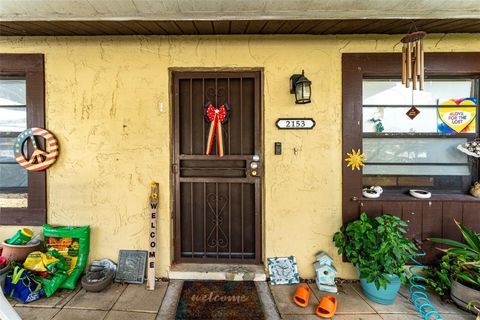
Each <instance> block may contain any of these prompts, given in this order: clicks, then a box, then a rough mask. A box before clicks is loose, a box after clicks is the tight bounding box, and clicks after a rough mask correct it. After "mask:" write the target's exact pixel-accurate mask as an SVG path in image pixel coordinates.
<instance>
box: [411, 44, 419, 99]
mask: <svg viewBox="0 0 480 320" xmlns="http://www.w3.org/2000/svg"><path fill="white" fill-rule="evenodd" d="M412 49H413V52H412V55H413V67H412V68H413V75H412V87H413V90H417V77H418V55H417V52H418V42H417V41H415V42H414V43H413V48H412Z"/></svg>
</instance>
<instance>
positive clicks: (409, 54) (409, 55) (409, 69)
mask: <svg viewBox="0 0 480 320" xmlns="http://www.w3.org/2000/svg"><path fill="white" fill-rule="evenodd" d="M411 78H412V44H411V43H410V42H408V43H407V83H406V87H407V88H409V87H410V79H411Z"/></svg>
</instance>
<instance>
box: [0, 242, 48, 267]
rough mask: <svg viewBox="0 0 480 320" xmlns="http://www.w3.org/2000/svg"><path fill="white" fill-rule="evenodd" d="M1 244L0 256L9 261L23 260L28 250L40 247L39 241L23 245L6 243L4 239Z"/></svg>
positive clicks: (35, 249)
mask: <svg viewBox="0 0 480 320" xmlns="http://www.w3.org/2000/svg"><path fill="white" fill-rule="evenodd" d="M2 246H3V250H2V257H5V258H7V259H8V260H10V261H20V262H23V261H25V259H26V258H27V256H28V254H29V253H30V252H33V251H37V250H38V248H39V247H40V242H37V243H33V244H25V245H13V244H8V243H6V242H5V241H4V242H3V243H2Z"/></svg>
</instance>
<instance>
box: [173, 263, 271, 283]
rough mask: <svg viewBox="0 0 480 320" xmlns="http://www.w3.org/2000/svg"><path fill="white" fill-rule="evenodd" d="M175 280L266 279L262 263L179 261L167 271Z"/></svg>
mask: <svg viewBox="0 0 480 320" xmlns="http://www.w3.org/2000/svg"><path fill="white" fill-rule="evenodd" d="M168 277H169V278H170V279H175V280H227V281H266V279H267V276H266V274H265V267H264V266H262V265H237V264H199V263H181V264H176V265H173V266H172V267H171V268H170V271H169V273H168Z"/></svg>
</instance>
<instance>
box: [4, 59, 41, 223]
mask: <svg viewBox="0 0 480 320" xmlns="http://www.w3.org/2000/svg"><path fill="white" fill-rule="evenodd" d="M0 76H22V77H24V78H25V80H26V108H27V128H32V127H40V128H45V83H44V81H45V80H44V79H45V74H44V55H43V54H0ZM12 147H13V146H12ZM46 218H47V195H46V172H45V171H39V172H33V171H29V172H28V199H27V207H25V208H9V207H0V225H26V226H40V225H42V224H44V223H46V220H47V219H46Z"/></svg>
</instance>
